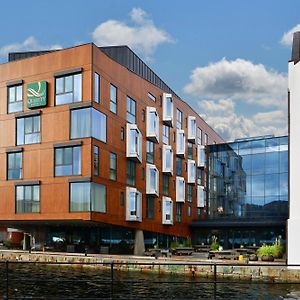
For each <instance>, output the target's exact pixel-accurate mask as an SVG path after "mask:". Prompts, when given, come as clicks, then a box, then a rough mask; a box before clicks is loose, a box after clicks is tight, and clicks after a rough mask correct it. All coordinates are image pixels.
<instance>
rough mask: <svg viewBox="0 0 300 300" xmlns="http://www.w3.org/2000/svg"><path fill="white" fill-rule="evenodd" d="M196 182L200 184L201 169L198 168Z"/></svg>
mask: <svg viewBox="0 0 300 300" xmlns="http://www.w3.org/2000/svg"><path fill="white" fill-rule="evenodd" d="M197 184H199V185H201V184H202V170H201V169H199V168H198V169H197Z"/></svg>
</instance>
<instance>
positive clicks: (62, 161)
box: [55, 146, 81, 176]
mask: <svg viewBox="0 0 300 300" xmlns="http://www.w3.org/2000/svg"><path fill="white" fill-rule="evenodd" d="M80 174H81V146H76V147H63V148H55V176H70V175H80Z"/></svg>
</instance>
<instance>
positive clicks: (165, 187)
mask: <svg viewBox="0 0 300 300" xmlns="http://www.w3.org/2000/svg"><path fill="white" fill-rule="evenodd" d="M162 183H163V195H165V196H169V183H170V180H169V176H168V175H164V174H163V177H162Z"/></svg>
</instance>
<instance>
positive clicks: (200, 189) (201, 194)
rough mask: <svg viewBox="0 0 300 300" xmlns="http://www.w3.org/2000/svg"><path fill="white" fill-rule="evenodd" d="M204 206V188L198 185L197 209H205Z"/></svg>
mask: <svg viewBox="0 0 300 300" xmlns="http://www.w3.org/2000/svg"><path fill="white" fill-rule="evenodd" d="M204 206H205V192H204V186H202V185H198V186H197V207H204Z"/></svg>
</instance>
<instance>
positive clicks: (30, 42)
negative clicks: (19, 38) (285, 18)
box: [0, 36, 62, 57]
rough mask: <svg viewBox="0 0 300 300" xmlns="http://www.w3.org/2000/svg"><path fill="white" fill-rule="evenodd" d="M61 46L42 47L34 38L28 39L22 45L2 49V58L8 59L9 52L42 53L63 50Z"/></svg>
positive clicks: (0, 51)
mask: <svg viewBox="0 0 300 300" xmlns="http://www.w3.org/2000/svg"><path fill="white" fill-rule="evenodd" d="M61 48H62V47H61V45H58V44H54V45H41V44H40V43H39V42H38V41H37V39H36V38H35V37H34V36H30V37H28V38H26V39H25V40H24V41H23V42H21V43H14V44H9V45H5V46H2V47H0V57H7V55H8V53H9V52H21V51H40V50H54V49H61Z"/></svg>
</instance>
